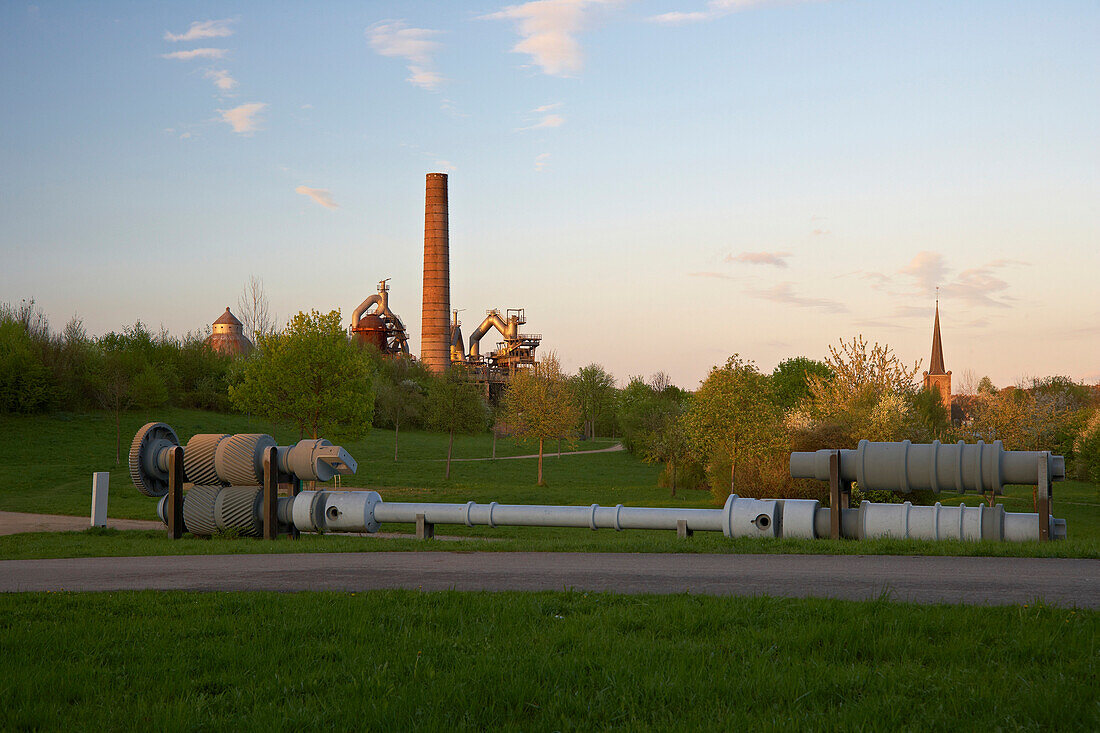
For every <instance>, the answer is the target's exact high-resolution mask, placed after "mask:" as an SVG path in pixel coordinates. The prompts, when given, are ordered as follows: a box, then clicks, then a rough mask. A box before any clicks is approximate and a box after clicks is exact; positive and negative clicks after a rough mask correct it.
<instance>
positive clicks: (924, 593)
mask: <svg viewBox="0 0 1100 733" xmlns="http://www.w3.org/2000/svg"><path fill="white" fill-rule="evenodd" d="M378 588H413V589H422V590H426V591H435V590H450V589H456V590H562V589H567V588H568V589H575V590H585V591H613V592H617V593H685V592H687V593H702V594H709V595H771V596H786V597H794V598H799V597H811V596H813V597H829V598H847V599H852V600H864V599H873V598H878V597H880V596H882V595H884V594H886V595H887V596H888V597H889V598H890V599H891V600H896V601H910V602H916V603H968V604H983V605H996V604H1009V603H1031V602H1034V601H1035V600H1037V599H1042V600H1043V601H1045V602H1047V603H1052V604H1057V605H1062V606H1079V607H1083V608H1100V560H1077V559H1039V558H1000V557H907V556H882V555H876V556H861V555H692V554H619V553H551V552H483V553H480V552H479V553H451V552H364V553H340V554H334V553H309V554H274V555H179V556H173V557H114V558H107V557H98V558H81V559H69V560H6V561H3V562H0V591H3V592H12V591H108V590H140V589H156V590H195V591H257V590H267V591H308V590H335V591H365V590H372V589H378Z"/></svg>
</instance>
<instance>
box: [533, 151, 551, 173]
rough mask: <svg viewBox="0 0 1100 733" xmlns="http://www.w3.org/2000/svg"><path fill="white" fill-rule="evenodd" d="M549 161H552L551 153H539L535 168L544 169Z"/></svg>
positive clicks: (537, 169) (536, 157)
mask: <svg viewBox="0 0 1100 733" xmlns="http://www.w3.org/2000/svg"><path fill="white" fill-rule="evenodd" d="M548 162H550V153H539V154H538V155H536V156H535V170H536V171H541V170H543V169H544V168H546V164H547V163H548Z"/></svg>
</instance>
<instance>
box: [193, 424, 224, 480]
mask: <svg viewBox="0 0 1100 733" xmlns="http://www.w3.org/2000/svg"><path fill="white" fill-rule="evenodd" d="M228 437H229V434H228V433H199V434H198V435H193V436H191V440H189V441H187V447H186V448H184V449H183V473H184V475H185V476H187V480H188V482H190V483H192V484H195V485H196V486H217V485H219V484H221V483H222V481H221V480H220V479H219V478H218V472H217V471H216V470H214V454H215V453H216V452H217V450H218V444H219V443H221V442H222V441H223V440H225V439H226V438H228Z"/></svg>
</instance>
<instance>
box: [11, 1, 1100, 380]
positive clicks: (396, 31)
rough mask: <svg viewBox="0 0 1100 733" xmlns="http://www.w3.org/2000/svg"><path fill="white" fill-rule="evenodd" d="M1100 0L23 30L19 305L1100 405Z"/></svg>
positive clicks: (448, 8) (319, 18) (23, 25)
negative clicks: (427, 260) (926, 373)
mask: <svg viewBox="0 0 1100 733" xmlns="http://www.w3.org/2000/svg"><path fill="white" fill-rule="evenodd" d="M1098 37H1100V4H1097V3H1096V2H1094V1H1092V0H1087V1H1085V0H1082V1H1081V2H1068V1H1067V2H1014V1H1012V0H1006V1H996V2H959V1H957V0H952V1H945V2H886V1H883V0H879V1H866V0H865V1H856V0H836V1H825V0H822V1H816V2H798V1H797V0H786V1H783V2H776V1H769V0H710V1H709V2H708V0H636V1H634V2H630V1H628V0H618V1H616V0H539V1H537V2H528V3H517V4H505V3H501V2H489V1H486V2H480V1H478V0H474V1H471V2H462V3H456V2H415V1H414V2H369V1H368V2H346V3H341V2H324V3H286V2H255V3H250V2H236V3H223V2H195V3H184V2H174V3H154V2H146V1H144V0H142V1H141V2H75V1H70V2H58V3H50V2H38V3H35V4H22V3H18V2H7V3H3V4H2V5H0V94H2V98H3V100H4V103H3V104H2V105H0V301H4V302H9V303H18V302H19V301H20V300H22V299H25V298H27V299H29V298H34V299H35V301H36V303H37V305H38V306H39V307H40V308H41V309H42V310H43V311H44V312H45V313H46V315H47V316H48V317H49V319H50V322H51V325H52V326H53V327H55V328H61V327H62V326H63V325H64V324H65V322H66V321H68V320H69V319H70V318H71V317H73V316H74V315H76V316H79V317H80V318H81V319H83V321H84V324H85V326H86V328H87V329H88V331H89V332H90V333H93V334H102V333H105V332H108V331H112V330H121V329H123V328H125V327H127V326H128V325H131V324H133V323H134V322H135V321H136V320H140V321H142V322H143V323H145V324H147V325H149V326H150V327H151V328H153V329H154V330H155V329H158V328H161V327H164V328H166V329H168V330H169V331H170V332H172V333H174V334H178V335H182V334H184V333H187V332H188V331H198V330H201V329H203V328H204V327H205V326H207V325H208V324H210V323H211V322H212V321H213V320H214V319H215V318H217V317H218V316H219V315H220V314H221V313H222V312H223V310H224V308H225V307H226V306H227V305H229V306H231V307H233V309H234V310H237V307H236V304H237V300H238V298H239V296H240V295H241V292H242V289H243V288H244V285H245V283H246V282H247V280H248V279H249V277H250V276H257V277H259V278H261V279H262V281H263V283H264V286H265V288H266V291H267V293H268V296H269V298H270V301H271V307H272V310H273V311H275V312H276V313H277V314H278V316H279V319H280V320H285V319H286V318H288V317H289V316H291V315H293V314H295V313H297V312H298V311H300V310H307V311H308V310H309V309H318V310H321V311H328V310H331V309H335V308H339V309H341V311H342V312H343V314H344V316H345V318H346V320H348V321H350V316H351V312H352V310H353V309H354V308H355V307H356V306H357V305H358V304H359V303H360V302H361V301H362V300H363V299H364V298H366V297H367V296H369V295H371V294H373V293H374V292H375V289H376V284H377V281H378V280H380V279H382V278H390V288H391V290H390V306H391V308H392V309H393V310H394V311H395V312H396V313H397V314H398V315H400V316H401V317H402V318H403V320H404V321H405V323H406V325H407V326H408V327H409V330H410V337H411V341H410V344H411V346H412V348H413V351H414V353H415V352H418V351H419V343H420V286H421V267H422V254H423V249H422V246H423V197H424V175H425V174H426V173H428V172H433V171H442V172H446V173H449V182H450V222H451V302H452V307H454V308H460V309H463V310H462V312H461V313H460V318H461V319H462V322H463V326H464V328H463V330H464V331H465V333H467V334H468V333H469V332H470V331H472V330H473V329H474V328H475V327H476V325H477V323H479V322H480V321H481V319H482V318H483V317H484V314H485V311H486V310H488V309H491V308H499V309H501V310H503V309H506V308H520V307H522V308H525V310H526V315H527V324H526V326H525V327H524V329H523V330H525V331H528V332H537V333H541V334H542V335H543V346H542V349H543V350H553V351H555V352H556V353H557V354H558V356H559V357H560V359H561V360H562V362H563V365H564V366H565V367H566V368H568V369H570V370H575V369H577V368H579V367H580V366H583V365H585V364H589V363H592V362H596V363H600V364H602V365H603V366H604V367H605V368H607V369H608V370H609V371H611V372H612V373H613V374H614V375H616V377H618V378H619V379H620V381H624V380H626V379H627V378H629V377H630V376H631V375H643V376H648V375H651V374H653V373H655V372H658V371H664V372H666V373H668V374H669V375H670V376H671V378H672V380H673V382H674V383H676V384H678V385H680V386H681V387H684V388H687V389H693V388H694V387H695V386H697V385H698V383H699V380H701V379H703V378H704V377H705V376H706V374H707V372H708V371H709V370H710V368H711V367H712V366H714V365H716V364H721V363H724V362H725V360H726V358H727V357H728V356H729V355H731V354H733V353H739V354H741V356H742V357H746V358H749V359H752V360H754V361H755V362H756V363H757V364H758V365H759V366H760V368H761V369H763V370H765V371H770V370H771V369H772V368H773V367H774V366H775V365H776V364H777V363H778V362H780V361H782V360H783V359H786V358H788V357H793V356H809V357H812V358H822V357H824V356H825V355H826V353H827V349H828V347H829V345H830V344H837V343H838V341H839V340H840V339H850V338H852V337H855V336H857V335H862V336H863V337H864V338H866V339H867V340H868V341H871V342H879V343H885V344H889V345H890V346H891V347H892V348H893V349H894V351H895V352H896V353H897V354H898V355H899V357H900V358H901V359H902V360H903V361H904V362H906V363H909V364H912V363H913V362H916V361H918V360H920V361H921V362H922V364H923V366H924V367H926V366H927V362H928V358H929V351H930V344H931V330H932V319H933V313H934V308H935V302H936V296H937V288H939V291H938V292H939V298H940V317H941V325H942V329H943V347H944V354H945V361H946V364H947V368H948V369H951V370H952V371H953V372H954V380H955V384H956V385H958V384H959V383H960V381H963V380H964V374H965V373H967V372H969V373H970V374H972V375H974V376H981V375H988V376H990V377H991V378H992V379H993V381H994V382H995V383H996V384H997V385H998V386H1003V385H1005V384H1011V383H1013V382H1016V381H1018V380H1022V379H1027V378H1030V377H1037V376H1045V375H1053V374H1059V375H1067V376H1070V377H1073V378H1075V379H1078V380H1085V381H1088V382H1089V383H1094V382H1100V297H1098V295H1097V288H1098V286H1100V132H1098V131H1100V73H1098V72H1100V44H1098V43H1097V42H1096V39H1097V38H1098Z"/></svg>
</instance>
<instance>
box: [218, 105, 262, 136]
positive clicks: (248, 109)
mask: <svg viewBox="0 0 1100 733" xmlns="http://www.w3.org/2000/svg"><path fill="white" fill-rule="evenodd" d="M265 107H267V105H266V104H265V103H263V102H250V103H248V104H242V105H241V106H240V107H234V108H233V109H219V110H218V112H221V115H222V121H223V122H226V123H228V124H229V125H232V126H233V132H239V133H249V132H255V131H256V130H258V129H259V124H260V121H259V120H258V119H256V115H257V114H258V113H259V112H260V111H261V110H263V109H264V108H265Z"/></svg>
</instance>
